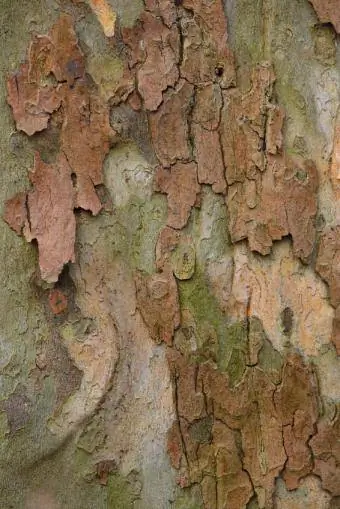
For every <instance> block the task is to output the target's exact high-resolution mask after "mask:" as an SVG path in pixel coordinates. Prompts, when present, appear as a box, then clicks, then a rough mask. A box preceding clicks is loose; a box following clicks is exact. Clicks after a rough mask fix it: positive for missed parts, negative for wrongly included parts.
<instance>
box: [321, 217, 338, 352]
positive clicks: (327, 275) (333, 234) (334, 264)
mask: <svg viewBox="0 0 340 509" xmlns="http://www.w3.org/2000/svg"><path fill="white" fill-rule="evenodd" d="M315 268H316V270H317V272H318V273H319V274H320V276H321V277H322V279H324V280H325V281H326V283H327V284H328V286H329V291H330V300H331V304H332V306H334V307H335V310H336V311H335V318H334V325H333V337H332V340H333V343H334V345H335V347H336V350H337V353H338V354H340V325H339V324H340V227H339V226H337V227H335V228H328V229H326V230H325V231H324V232H323V234H322V235H321V238H320V244H319V250H318V255H317V260H316V267H315Z"/></svg>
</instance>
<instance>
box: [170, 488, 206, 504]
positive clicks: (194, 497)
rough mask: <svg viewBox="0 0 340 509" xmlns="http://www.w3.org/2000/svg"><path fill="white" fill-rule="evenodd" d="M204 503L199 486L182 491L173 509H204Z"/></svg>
mask: <svg viewBox="0 0 340 509" xmlns="http://www.w3.org/2000/svg"><path fill="white" fill-rule="evenodd" d="M203 507H204V506H203V501H202V496H201V492H200V489H199V487H198V486H194V487H192V488H187V489H184V490H182V493H181V495H180V496H179V497H178V498H177V499H176V501H175V502H174V504H173V505H172V506H171V509H203Z"/></svg>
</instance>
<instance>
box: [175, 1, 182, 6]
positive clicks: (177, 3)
mask: <svg viewBox="0 0 340 509" xmlns="http://www.w3.org/2000/svg"><path fill="white" fill-rule="evenodd" d="M182 3H183V0H175V5H177V6H178V5H182Z"/></svg>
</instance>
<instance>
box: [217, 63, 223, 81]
mask: <svg viewBox="0 0 340 509" xmlns="http://www.w3.org/2000/svg"><path fill="white" fill-rule="evenodd" d="M223 73H224V67H223V65H217V66H216V67H215V74H216V76H217V77H218V78H221V76H223Z"/></svg>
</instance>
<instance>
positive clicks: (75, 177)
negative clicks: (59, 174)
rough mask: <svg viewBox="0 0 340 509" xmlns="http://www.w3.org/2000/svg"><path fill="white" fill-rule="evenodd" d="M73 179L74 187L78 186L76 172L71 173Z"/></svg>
mask: <svg viewBox="0 0 340 509" xmlns="http://www.w3.org/2000/svg"><path fill="white" fill-rule="evenodd" d="M71 180H72V184H73V187H77V175H76V174H75V173H71Z"/></svg>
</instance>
